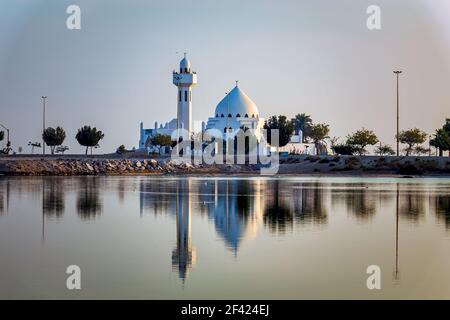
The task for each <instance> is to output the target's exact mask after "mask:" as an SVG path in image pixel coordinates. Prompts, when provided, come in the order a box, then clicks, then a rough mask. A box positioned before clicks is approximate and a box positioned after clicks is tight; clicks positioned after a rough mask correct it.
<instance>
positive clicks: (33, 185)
mask: <svg viewBox="0 0 450 320" xmlns="http://www.w3.org/2000/svg"><path fill="white" fill-rule="evenodd" d="M136 186H138V188H137V189H138V190H136ZM132 191H139V193H138V194H136V193H134V192H132ZM107 193H109V196H110V197H111V199H117V200H116V201H118V202H119V204H123V205H124V206H126V207H127V208H133V207H134V204H137V202H136V203H133V201H138V202H139V214H140V215H144V214H152V215H155V216H162V215H166V216H168V217H170V219H172V218H173V222H174V228H173V229H172V230H173V231H172V232H173V235H172V236H173V239H174V240H173V241H174V242H173V244H172V245H171V247H170V248H168V249H167V251H166V250H165V252H166V254H167V259H168V260H169V259H171V261H170V262H171V268H172V270H173V272H175V273H176V274H177V275H178V277H179V278H180V279H181V280H182V281H183V282H185V280H186V278H187V277H188V276H189V274H190V272H192V270H193V268H195V265H196V263H197V264H198V263H199V262H200V261H201V252H199V254H198V255H199V259H200V260H198V262H197V250H196V247H197V248H200V245H199V244H198V242H197V243H196V241H201V240H203V238H201V237H204V234H203V235H202V234H201V232H200V233H197V237H199V238H196V233H195V232H196V228H195V223H194V228H193V230H191V225H192V224H193V221H194V222H197V221H198V219H203V220H205V221H207V222H208V223H209V224H210V225H212V226H214V229H213V232H214V233H215V235H216V236H217V237H216V238H217V239H219V244H220V245H221V246H223V247H225V248H226V249H227V254H230V255H231V256H234V257H238V255H239V253H240V248H241V247H242V246H244V244H245V243H249V242H250V241H252V239H253V238H254V237H255V235H256V234H258V233H259V232H260V233H264V232H267V231H268V232H269V233H270V234H271V236H276V237H280V239H281V238H282V237H284V236H285V235H286V234H290V233H292V234H294V233H295V232H296V231H298V229H301V231H302V232H308V229H310V228H319V229H320V231H323V230H327V229H328V224H330V223H332V222H333V223H334V221H335V220H336V219H334V217H335V216H334V215H335V214H337V213H339V212H342V213H343V216H344V217H346V218H349V217H350V218H351V219H349V221H345V223H346V224H348V225H349V226H352V224H353V225H356V226H360V225H359V224H360V223H362V224H365V225H367V224H370V223H372V222H373V220H374V219H375V218H376V217H378V216H380V215H382V217H383V219H384V221H387V223H388V225H387V226H386V228H385V230H387V231H386V232H387V234H388V236H389V237H390V238H389V239H392V240H390V242H389V244H388V245H387V247H388V249H387V250H389V252H390V254H391V259H392V260H391V261H392V262H391V263H392V264H393V269H394V275H393V279H394V280H395V281H398V280H399V278H400V258H399V257H401V255H400V254H399V253H400V251H402V252H404V251H405V249H404V247H403V250H401V249H402V239H401V235H402V227H404V225H405V224H404V223H402V222H404V221H406V222H413V225H412V226H410V227H414V228H416V227H419V226H420V225H422V224H424V223H426V221H427V220H428V222H429V221H430V218H429V217H430V216H431V217H432V218H435V219H434V220H433V219H431V220H432V221H433V223H434V222H435V221H437V223H439V224H442V225H444V227H445V229H446V230H450V185H449V184H448V183H447V184H445V183H433V184H425V183H423V184H422V183H418V182H417V181H416V182H411V183H408V182H405V180H403V181H401V182H398V181H395V182H392V181H390V182H384V183H381V182H373V181H372V182H361V180H356V181H353V180H352V179H347V180H344V181H339V180H333V179H331V180H326V181H322V180H320V179H318V180H308V179H270V178H269V179H262V178H249V179H225V178H205V179H198V178H187V179H184V178H181V179H176V178H157V179H155V178H145V177H126V178H117V179H110V180H105V179H102V178H95V177H79V178H48V177H47V178H29V179H16V180H14V179H0V214H2V215H5V213H7V212H9V210H11V212H14V209H11V208H9V207H10V206H11V205H12V206H13V207H17V204H18V203H20V201H18V199H19V200H20V199H21V197H22V196H23V195H27V196H28V195H29V194H31V195H32V196H31V197H28V198H27V199H28V200H27V201H35V202H33V208H39V205H41V208H42V212H41V214H42V237H43V238H44V233H45V229H46V225H45V224H46V218H53V219H54V220H56V221H57V222H58V221H59V220H62V219H65V218H66V215H67V213H68V212H70V210H74V209H75V212H76V213H77V214H78V216H79V218H81V219H83V220H91V219H96V218H98V217H99V216H100V215H101V214H102V211H103V202H102V198H103V196H104V195H105V194H107ZM127 193H129V195H127ZM111 195H112V196H111ZM125 195H126V196H125ZM11 197H13V198H12V199H13V201H12V200H11V199H10V198H11ZM133 197H135V198H133ZM137 197H138V198H137ZM66 198H67V199H66ZM29 199H32V200H29ZM133 199H134V200H133ZM66 200H67V201H66ZM71 200H75V201H71ZM40 201H42V202H40ZM130 214H132V215H133V214H136V215H137V214H138V213H137V212H130ZM3 218H7V217H6V215H5V217H3V216H2V217H1V219H3ZM124 219H125V218H124ZM47 220H48V219H47ZM353 220H356V222H357V223H353V222H354V221H353ZM342 221H343V219H341V220H340V222H341V223H344V222H342ZM377 221H378V220H377ZM383 223H386V222H383ZM394 223H395V225H394ZM47 224H48V222H47ZM375 224H376V223H375ZM375 224H374V225H375ZM364 227H366V226H364ZM197 230H198V229H197ZM197 232H198V231H197ZM394 237H395V239H394ZM199 239H200V240H199ZM394 241H395V242H394ZM403 241H406V240H403ZM404 245H405V246H406V245H407V243H405V244H404ZM394 247H395V248H394ZM394 250H395V261H394V255H393V254H394ZM241 251H242V250H241ZM403 268H405V267H403Z"/></svg>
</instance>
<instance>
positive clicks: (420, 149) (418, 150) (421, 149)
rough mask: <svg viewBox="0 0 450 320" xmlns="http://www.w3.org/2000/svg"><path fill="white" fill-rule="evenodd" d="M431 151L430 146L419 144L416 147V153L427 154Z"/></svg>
mask: <svg viewBox="0 0 450 320" xmlns="http://www.w3.org/2000/svg"><path fill="white" fill-rule="evenodd" d="M429 152H430V149H429V148H425V147H423V146H417V147H415V148H414V153H415V154H417V155H419V156H420V155H423V154H427V153H429Z"/></svg>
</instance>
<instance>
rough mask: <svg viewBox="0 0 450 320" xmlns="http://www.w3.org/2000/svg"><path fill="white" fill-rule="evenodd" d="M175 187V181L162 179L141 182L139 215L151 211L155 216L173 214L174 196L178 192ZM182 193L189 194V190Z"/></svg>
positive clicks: (176, 184) (176, 183)
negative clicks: (168, 212) (166, 213)
mask: <svg viewBox="0 0 450 320" xmlns="http://www.w3.org/2000/svg"><path fill="white" fill-rule="evenodd" d="M177 186H178V182H177V181H170V180H169V181H168V180H164V179H161V180H153V179H151V180H146V179H143V180H141V181H140V183H139V192H140V199H139V201H140V204H139V207H140V213H141V215H142V214H143V213H144V212H145V211H153V213H154V214H155V215H156V214H161V213H164V212H167V211H170V212H172V213H173V212H174V211H175V207H174V205H175V203H176V195H177V192H179V191H178V189H177ZM182 192H189V190H182ZM169 209H170V210H169Z"/></svg>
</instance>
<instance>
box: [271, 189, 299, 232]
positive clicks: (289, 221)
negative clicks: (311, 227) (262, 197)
mask: <svg viewBox="0 0 450 320" xmlns="http://www.w3.org/2000/svg"><path fill="white" fill-rule="evenodd" d="M286 200H287V197H285V196H283V194H282V192H281V191H280V181H278V180H276V181H275V182H274V183H271V184H270V185H268V186H267V205H266V208H265V210H264V224H265V225H266V226H267V227H268V228H269V229H270V231H272V232H274V233H285V232H286V230H290V229H292V227H293V224H294V216H293V211H292V210H291V208H290V206H289V203H288V202H287V201H286Z"/></svg>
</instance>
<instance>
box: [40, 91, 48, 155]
mask: <svg viewBox="0 0 450 320" xmlns="http://www.w3.org/2000/svg"><path fill="white" fill-rule="evenodd" d="M41 98H42V154H43V155H45V141H44V132H45V103H46V102H47V96H42V97H41Z"/></svg>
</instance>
